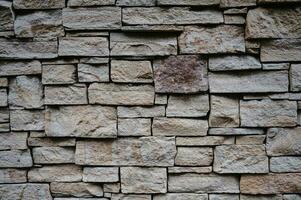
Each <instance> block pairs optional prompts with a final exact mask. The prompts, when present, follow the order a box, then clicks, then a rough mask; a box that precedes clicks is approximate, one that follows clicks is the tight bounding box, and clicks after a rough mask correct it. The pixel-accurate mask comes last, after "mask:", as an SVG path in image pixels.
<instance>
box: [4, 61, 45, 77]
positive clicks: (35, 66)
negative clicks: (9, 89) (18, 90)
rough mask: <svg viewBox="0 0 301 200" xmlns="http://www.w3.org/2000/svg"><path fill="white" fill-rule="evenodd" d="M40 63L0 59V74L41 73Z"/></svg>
mask: <svg viewBox="0 0 301 200" xmlns="http://www.w3.org/2000/svg"><path fill="white" fill-rule="evenodd" d="M41 73H42V69H41V63H40V62H39V61H37V60H34V61H25V62H17V61H0V76H14V75H27V74H41Z"/></svg>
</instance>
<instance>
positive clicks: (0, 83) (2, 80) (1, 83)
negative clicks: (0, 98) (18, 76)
mask: <svg viewBox="0 0 301 200" xmlns="http://www.w3.org/2000/svg"><path fill="white" fill-rule="evenodd" d="M0 68H1V64H0ZM0 76H1V75H0ZM0 87H8V79H7V78H0Z"/></svg>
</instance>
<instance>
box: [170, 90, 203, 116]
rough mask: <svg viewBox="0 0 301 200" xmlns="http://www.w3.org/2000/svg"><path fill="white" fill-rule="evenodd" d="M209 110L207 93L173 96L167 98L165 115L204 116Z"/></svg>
mask: <svg viewBox="0 0 301 200" xmlns="http://www.w3.org/2000/svg"><path fill="white" fill-rule="evenodd" d="M208 111H209V96H208V95H199V94H198V95H189V96H187V95H186V96H175V95H171V96H169V98H168V105H167V108H166V116H167V117H204V116H206V115H207V113H208Z"/></svg>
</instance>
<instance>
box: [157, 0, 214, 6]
mask: <svg viewBox="0 0 301 200" xmlns="http://www.w3.org/2000/svg"><path fill="white" fill-rule="evenodd" d="M157 3H158V5H177V6H209V5H219V3H220V0H178V1H174V0H157Z"/></svg>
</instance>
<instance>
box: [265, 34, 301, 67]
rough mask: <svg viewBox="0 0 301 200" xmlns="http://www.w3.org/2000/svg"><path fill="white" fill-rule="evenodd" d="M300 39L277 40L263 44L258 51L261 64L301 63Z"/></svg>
mask: <svg viewBox="0 0 301 200" xmlns="http://www.w3.org/2000/svg"><path fill="white" fill-rule="evenodd" d="M300 43H301V39H278V40H272V41H266V42H263V43H262V45H261V49H260V59H261V61H262V62H282V61H283V62H288V61H301V45H300Z"/></svg>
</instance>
